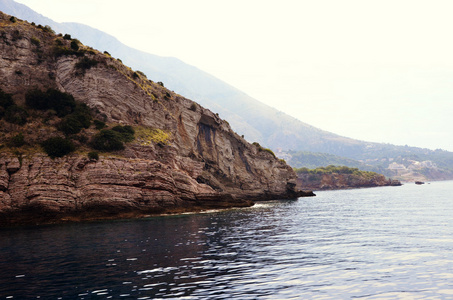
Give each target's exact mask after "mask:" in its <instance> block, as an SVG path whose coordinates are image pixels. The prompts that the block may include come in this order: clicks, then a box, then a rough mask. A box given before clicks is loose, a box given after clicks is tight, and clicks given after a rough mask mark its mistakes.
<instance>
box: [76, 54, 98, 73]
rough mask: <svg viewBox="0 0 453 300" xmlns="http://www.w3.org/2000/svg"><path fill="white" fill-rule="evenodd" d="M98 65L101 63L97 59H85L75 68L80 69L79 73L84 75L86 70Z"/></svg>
mask: <svg viewBox="0 0 453 300" xmlns="http://www.w3.org/2000/svg"><path fill="white" fill-rule="evenodd" d="M98 63H99V62H98V61H97V60H95V59H90V58H88V57H83V58H82V59H81V60H80V61H79V62H77V63H76V64H75V68H76V69H78V70H79V71H82V73H83V74H85V71H86V70H89V69H91V68H92V67H95V66H96V65H97V64H98Z"/></svg>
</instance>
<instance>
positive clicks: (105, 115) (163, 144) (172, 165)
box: [0, 13, 304, 224]
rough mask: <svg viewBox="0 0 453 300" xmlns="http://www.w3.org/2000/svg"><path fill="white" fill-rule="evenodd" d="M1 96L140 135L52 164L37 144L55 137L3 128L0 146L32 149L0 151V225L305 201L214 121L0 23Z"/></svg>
mask: <svg viewBox="0 0 453 300" xmlns="http://www.w3.org/2000/svg"><path fill="white" fill-rule="evenodd" d="M0 88H1V89H2V90H3V91H4V92H7V93H9V94H12V95H13V99H14V101H15V102H16V103H18V104H24V103H25V95H26V93H27V91H29V90H31V89H39V90H43V91H44V90H46V89H48V88H54V89H57V90H59V91H61V92H65V93H69V94H72V95H73V96H74V98H75V99H76V100H77V101H80V102H83V103H86V104H87V105H88V107H89V108H91V110H92V111H93V112H95V114H96V117H98V118H102V119H103V120H104V121H105V122H106V123H107V124H123V125H124V124H126V125H132V126H137V127H140V128H141V129H142V130H143V132H145V134H144V135H142V136H141V137H140V138H136V139H135V140H134V141H133V142H131V143H129V144H127V146H126V149H124V150H122V151H119V152H115V153H114V154H111V153H101V155H100V158H99V160H90V159H88V158H87V155H86V152H84V148H83V146H82V147H81V148H80V149H79V151H77V152H75V153H74V154H70V155H68V156H65V157H61V158H55V159H51V158H49V157H48V156H47V155H46V154H44V153H43V152H42V151H41V150H40V149H39V147H37V146H36V143H39V142H40V141H42V140H44V139H45V138H46V137H49V136H55V135H61V133H59V132H56V131H55V130H51V129H49V128H48V127H46V126H44V125H43V124H41V123H39V122H38V123H37V122H33V121H30V119H31V118H29V122H28V123H27V124H25V125H13V124H7V123H6V122H4V120H2V121H1V122H3V123H2V127H3V128H2V132H1V136H0V143H2V144H5V140H6V138H7V137H8V136H9V135H10V133H11V132H12V131H15V132H18V131H20V132H23V133H24V135H25V137H26V139H27V140H29V141H32V142H35V144H34V145H35V146H33V147H28V148H26V149H22V150H21V149H19V150H17V149H9V148H8V147H5V148H3V149H0V224H9V223H14V222H24V220H26V219H27V220H31V221H33V220H35V221H39V220H41V219H42V220H50V219H64V218H90V217H102V218H105V217H109V216H117V215H118V214H122V215H124V214H126V215H131V216H133V215H137V214H147V213H156V212H169V211H175V212H177V211H184V210H194V209H197V208H213V207H231V206H246V205H251V201H250V200H254V199H276V198H289V197H297V196H301V195H304V193H301V192H299V191H297V190H296V188H295V186H296V175H295V173H294V172H293V170H292V169H291V168H290V167H289V166H288V165H286V163H285V162H283V161H281V160H279V159H277V158H275V157H274V156H273V155H272V154H271V153H268V152H266V151H261V149H260V147H257V146H255V145H251V144H249V143H248V142H246V141H245V140H244V139H243V138H241V137H240V136H238V135H237V134H236V133H234V132H233V131H232V130H231V128H230V126H229V124H228V123H227V122H226V121H224V120H221V119H220V118H219V117H218V116H217V115H216V114H214V113H213V112H211V111H209V110H207V109H205V108H203V107H201V106H199V105H198V104H196V103H194V102H193V101H191V100H189V99H186V98H184V97H182V96H180V95H177V94H175V93H173V92H171V91H169V90H167V89H165V88H164V87H163V84H162V83H155V82H152V81H151V80H148V79H147V78H146V77H145V76H144V74H142V73H141V72H134V71H133V70H131V69H130V68H128V67H126V66H124V65H123V64H122V63H121V61H119V60H117V59H114V58H112V57H110V55H108V54H103V53H99V52H97V51H95V50H93V49H90V48H87V47H85V46H83V45H81V44H79V43H77V41H75V40H71V39H65V38H63V37H62V36H56V35H55V34H53V33H52V32H51V31H50V30H49V29H48V28H41V27H37V26H34V25H31V24H28V23H26V22H23V21H20V20H12V19H11V16H8V15H5V14H1V13H0ZM92 127H93V126H92ZM92 127H91V128H90V129H86V130H85V134H86V135H87V136H88V137H90V133H91V132H92V131H93V129H92ZM146 132H161V133H163V134H164V135H165V136H166V139H164V140H163V141H157V140H156V139H155V138H153V136H152V134H146Z"/></svg>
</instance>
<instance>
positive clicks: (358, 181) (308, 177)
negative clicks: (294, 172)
mask: <svg viewBox="0 0 453 300" xmlns="http://www.w3.org/2000/svg"><path fill="white" fill-rule="evenodd" d="M399 185H401V183H400V182H399V181H398V180H394V179H388V178H386V177H385V176H384V175H380V174H376V175H374V176H369V177H365V176H358V175H354V174H338V173H333V174H298V178H297V187H298V188H303V189H310V190H338V189H352V188H365V187H378V186H399Z"/></svg>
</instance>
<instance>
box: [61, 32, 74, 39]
mask: <svg viewBox="0 0 453 300" xmlns="http://www.w3.org/2000/svg"><path fill="white" fill-rule="evenodd" d="M63 39H65V40H72V37H71V35H70V34H67V33H66V34H65V35H64V36H63Z"/></svg>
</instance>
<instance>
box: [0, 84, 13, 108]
mask: <svg viewBox="0 0 453 300" xmlns="http://www.w3.org/2000/svg"><path fill="white" fill-rule="evenodd" d="M11 105H14V101H13V98H12V96H11V94H7V93H5V92H3V91H2V90H1V89H0V107H3V108H4V109H6V108H8V107H9V106H11Z"/></svg>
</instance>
